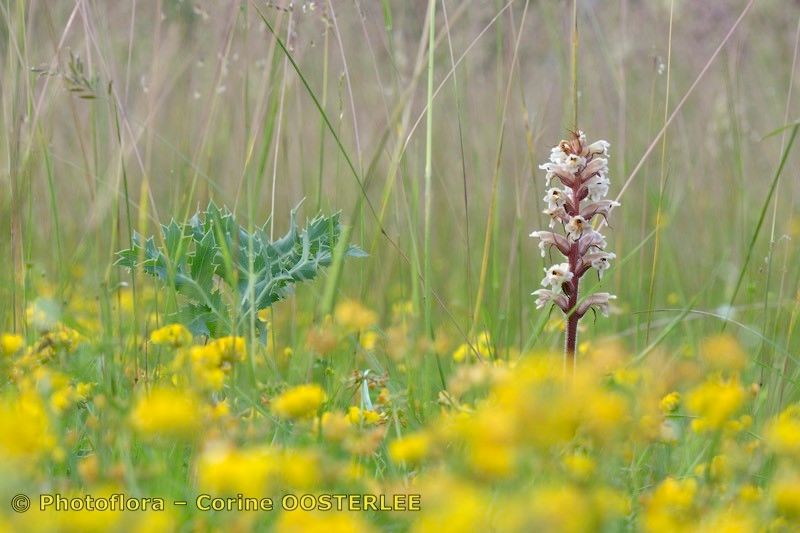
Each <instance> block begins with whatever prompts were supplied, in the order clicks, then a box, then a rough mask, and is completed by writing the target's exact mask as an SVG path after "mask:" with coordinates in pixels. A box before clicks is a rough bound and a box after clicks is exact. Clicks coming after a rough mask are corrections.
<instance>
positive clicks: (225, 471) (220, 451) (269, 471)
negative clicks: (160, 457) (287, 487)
mask: <svg viewBox="0 0 800 533" xmlns="http://www.w3.org/2000/svg"><path fill="white" fill-rule="evenodd" d="M278 467H279V460H278V457H277V454H276V453H275V452H274V451H273V450H272V449H271V448H269V447H266V446H257V447H252V448H244V449H236V448H234V447H232V446H229V445H227V444H221V443H212V444H211V445H209V446H208V447H207V448H206V449H205V450H204V451H203V452H202V453H201V454H200V457H199V458H198V460H197V466H196V470H197V483H198V486H199V487H200V488H201V489H202V490H203V491H206V492H207V493H209V494H214V495H215V496H217V495H219V496H226V495H236V494H242V495H243V496H245V497H264V496H266V495H267V493H268V491H269V489H270V477H271V476H273V475H275V473H276V472H277V470H278Z"/></svg>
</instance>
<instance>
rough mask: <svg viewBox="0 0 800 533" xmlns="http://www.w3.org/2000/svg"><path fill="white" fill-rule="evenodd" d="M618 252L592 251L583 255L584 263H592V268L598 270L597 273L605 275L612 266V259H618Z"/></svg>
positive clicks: (601, 275)
mask: <svg viewBox="0 0 800 533" xmlns="http://www.w3.org/2000/svg"><path fill="white" fill-rule="evenodd" d="M616 258H617V254H614V253H612V252H592V253H588V254H586V255H584V256H583V258H582V261H583V263H584V264H589V265H592V268H594V269H595V270H597V275H598V276H600V277H601V278H602V277H603V272H605V271H606V270H608V269H609V268H611V263H610V261H611V260H612V259H616Z"/></svg>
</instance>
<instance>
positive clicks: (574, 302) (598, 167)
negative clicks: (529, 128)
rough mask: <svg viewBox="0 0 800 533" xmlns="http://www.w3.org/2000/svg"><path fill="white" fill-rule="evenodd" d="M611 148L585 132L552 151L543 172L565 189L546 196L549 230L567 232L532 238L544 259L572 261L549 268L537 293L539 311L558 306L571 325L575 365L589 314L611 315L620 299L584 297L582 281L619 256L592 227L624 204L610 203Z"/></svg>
mask: <svg viewBox="0 0 800 533" xmlns="http://www.w3.org/2000/svg"><path fill="white" fill-rule="evenodd" d="M608 148H609V143H608V142H606V141H596V142H594V143H591V144H589V143H587V141H586V135H584V133H583V132H582V131H577V132H572V133H571V136H570V139H569V140H562V141H561V142H560V143H558V145H557V146H555V147H554V148H553V149H552V150H550V161H548V162H547V163H544V164H543V165H540V166H539V168H541V169H542V170H544V171H545V172H546V173H547V174H546V183H547V186H548V187H550V186H551V184H553V182H554V181H557V182H558V183H559V184H560V185H561V186H562V187H563V188H559V187H552V188H550V189H549V190H548V191H547V194H545V196H544V201H545V203H547V209H545V210H544V213H545V214H546V215H548V216H549V217H550V229H551V230H552V229H554V228H555V227H556V225H559V224H560V225H561V227H562V228H563V231H564V234H563V235H562V234H561V233H557V232H555V231H534V232H533V233H531V237H536V238H538V239H539V249H540V250H541V252H542V257H544V256H545V253H546V252H547V251H548V250H552V249H553V248H555V249H556V250H557V251H558V252H559V253H560V254H561V255H563V256H564V257H565V258H566V259H567V261H566V262H564V263H558V264H555V265H553V266H550V267H548V268H545V269H544V272H545V277H544V279H543V280H542V287H545V288H543V289H539V290H537V291H534V292H533V295H534V296H536V308H537V309H540V308H542V307H544V306H545V305H547V304H553V305H556V306H557V307H558V308H559V309H561V311H562V312H563V313H564V316H565V318H566V321H567V327H566V331H567V336H566V342H565V350H564V353H565V356H566V358H567V360H569V361H574V359H575V346H576V345H577V338H578V322H580V320H581V318H583V317H584V315H586V313H587V312H588V311H589V310H590V309H592V310H598V311H600V312H601V313H602V314H603V315H605V316H608V311H609V301H610V300H613V299H615V298H616V296H614V295H612V294H609V293H607V292H598V293H595V294H592V295H589V296H586V297H583V298H579V296H580V292H579V287H580V280H581V278H582V277H583V276H584V274H586V273H587V272H588V271H589V270H590V269H592V268H593V269H595V271H596V272H597V275H598V276H599V277H602V276H603V273H604V272H605V271H606V270H608V268H609V267H610V266H611V263H610V261H611V260H612V259H615V258H616V255H614V254H613V253H611V252H606V251H605V248H606V240H605V238H604V237H603V236H602V235H601V234H600V233H599V232H598V231H597V230H596V229H594V227H593V225H592V220H593V219H594V217H596V216H598V215H599V216H601V217H603V219H607V217H608V214H609V212H610V211H611V210H612V209H613V208H614V207H617V206H619V205H620V204H619V202H615V201H613V200H607V199H606V198H605V196H606V195H607V194H608V185H609V183H610V182H609V179H608V159H607V158H608Z"/></svg>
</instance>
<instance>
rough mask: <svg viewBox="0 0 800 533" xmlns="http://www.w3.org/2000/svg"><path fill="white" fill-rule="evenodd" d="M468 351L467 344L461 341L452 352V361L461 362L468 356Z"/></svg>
mask: <svg viewBox="0 0 800 533" xmlns="http://www.w3.org/2000/svg"><path fill="white" fill-rule="evenodd" d="M469 353H470V347H469V344H467V343H462V344H461V345H459V347H458V348H456V350H455V351H454V352H453V361H455V362H456V363H463V362H464V361H466V360H467V358H468V357H469Z"/></svg>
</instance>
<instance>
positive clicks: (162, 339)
mask: <svg viewBox="0 0 800 533" xmlns="http://www.w3.org/2000/svg"><path fill="white" fill-rule="evenodd" d="M150 342H152V343H153V344H157V345H160V346H172V347H173V348H180V347H181V346H188V345H189V344H191V342H192V334H191V333H190V332H189V330H188V329H186V326H184V325H183V324H169V325H167V326H164V327H161V328H158V329H157V330H155V331H153V332H152V333H151V334H150Z"/></svg>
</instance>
